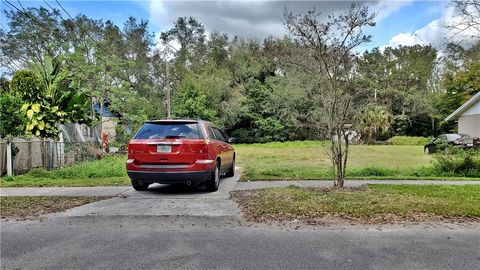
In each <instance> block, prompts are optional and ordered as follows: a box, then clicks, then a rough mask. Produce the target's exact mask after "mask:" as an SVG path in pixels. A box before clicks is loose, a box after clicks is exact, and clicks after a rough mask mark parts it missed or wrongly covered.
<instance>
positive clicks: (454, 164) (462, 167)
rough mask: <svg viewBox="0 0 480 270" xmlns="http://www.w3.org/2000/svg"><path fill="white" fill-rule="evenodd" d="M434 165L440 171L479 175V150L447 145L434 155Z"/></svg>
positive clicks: (468, 175) (467, 175)
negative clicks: (447, 146)
mask: <svg viewBox="0 0 480 270" xmlns="http://www.w3.org/2000/svg"><path fill="white" fill-rule="evenodd" d="M434 159H435V162H434V167H435V169H436V170H437V171H439V172H441V173H452V174H455V175H464V176H466V177H480V150H478V149H471V150H463V149H456V148H454V147H449V148H447V149H446V150H445V151H443V152H440V153H437V154H435V155H434Z"/></svg>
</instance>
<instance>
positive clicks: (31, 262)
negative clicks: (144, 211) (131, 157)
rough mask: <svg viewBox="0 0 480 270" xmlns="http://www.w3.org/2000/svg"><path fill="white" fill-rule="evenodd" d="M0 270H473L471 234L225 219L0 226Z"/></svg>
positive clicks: (477, 246)
mask: <svg viewBox="0 0 480 270" xmlns="http://www.w3.org/2000/svg"><path fill="white" fill-rule="evenodd" d="M1 252H2V254H1V257H2V260H1V264H2V268H5V269H13V268H14V269H478V268H479V265H480V233H479V230H478V228H477V229H472V228H469V229H462V228H458V227H457V228H448V227H445V226H440V228H438V227H437V228H428V229H425V228H423V227H413V228H412V227H409V228H401V227H397V228H384V229H382V230H378V229H376V228H363V227H362V228H347V229H342V230H334V229H329V228H324V229H320V230H301V231H296V230H287V229H281V228H274V227H273V228H272V227H265V226H263V227H259V228H255V227H246V226H240V225H238V223H237V222H236V221H234V220H231V219H228V218H224V217H183V218H181V217H154V216H121V217H120V216H110V217H99V216H94V217H60V218H50V219H47V220H46V221H43V222H38V221H36V222H22V223H3V224H2V230H1Z"/></svg>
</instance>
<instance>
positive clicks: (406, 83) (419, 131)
mask: <svg viewBox="0 0 480 270" xmlns="http://www.w3.org/2000/svg"><path fill="white" fill-rule="evenodd" d="M436 58H437V50H436V49H435V48H433V47H432V46H430V45H429V46H422V45H414V46H400V47H398V48H389V47H388V48H385V50H383V51H381V50H379V49H378V48H376V49H373V50H371V51H366V52H365V53H364V54H363V55H362V57H360V58H359V59H358V72H359V73H360V78H359V87H360V88H363V89H365V90H366V91H367V92H368V93H369V96H370V98H373V97H374V96H376V100H375V102H376V103H378V104H383V105H385V106H387V107H388V109H389V110H390V111H391V112H392V114H393V115H401V116H402V117H403V116H406V117H407V119H409V120H411V121H416V122H420V123H423V125H418V124H414V125H406V124H407V122H406V121H405V120H406V119H396V121H395V124H394V125H392V129H393V133H394V134H398V135H413V136H425V135H426V134H430V133H431V130H432V127H431V126H429V124H430V122H431V121H428V120H430V119H431V117H430V116H431V115H432V114H433V113H434V110H433V105H434V104H433V101H434V99H433V98H432V97H433V96H434V94H432V92H433V90H432V89H431V88H432V87H431V84H432V83H431V82H432V80H433V78H432V74H433V71H434V69H435V66H436ZM425 119H427V121H425Z"/></svg>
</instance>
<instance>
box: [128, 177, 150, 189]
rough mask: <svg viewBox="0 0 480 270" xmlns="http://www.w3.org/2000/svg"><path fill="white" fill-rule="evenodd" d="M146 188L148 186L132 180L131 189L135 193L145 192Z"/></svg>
mask: <svg viewBox="0 0 480 270" xmlns="http://www.w3.org/2000/svg"><path fill="white" fill-rule="evenodd" d="M148 186H149V184H145V183H140V181H138V180H133V179H132V187H133V189H135V190H136V191H145V190H147V189H148Z"/></svg>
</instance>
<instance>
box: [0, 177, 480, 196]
mask: <svg viewBox="0 0 480 270" xmlns="http://www.w3.org/2000/svg"><path fill="white" fill-rule="evenodd" d="M223 184H226V183H225V181H224V183H223ZM332 184H333V182H332V181H331V180H305V181H251V182H237V183H236V185H235V186H234V187H233V185H232V186H230V185H228V186H229V187H228V189H232V190H249V189H262V188H272V187H288V186H291V185H293V186H298V187H331V186H332ZM365 184H393V185H405V184H406V185H480V181H442V180H347V181H345V186H346V187H357V186H361V185H365ZM221 186H222V185H220V187H221ZM132 193H133V194H136V192H134V191H133V189H132V188H131V187H130V186H113V187H26V188H0V196H118V195H125V196H130V195H131V194H132ZM158 195H159V196H161V194H158ZM190 195H191V196H201V195H202V194H200V195H199V194H197V195H195V194H190ZM202 196H204V195H202Z"/></svg>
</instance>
